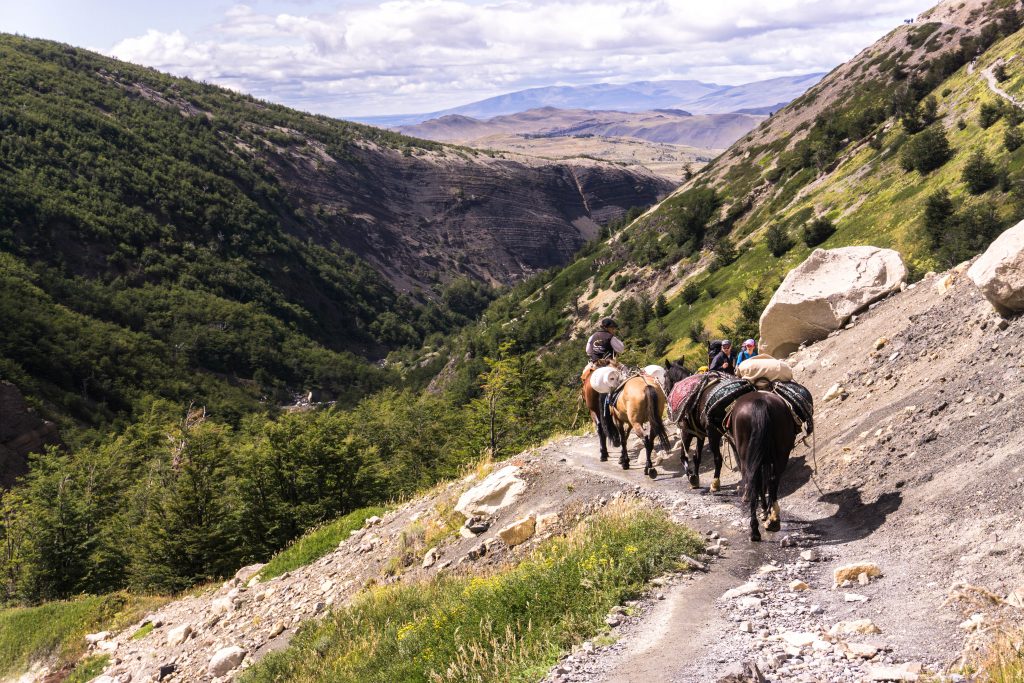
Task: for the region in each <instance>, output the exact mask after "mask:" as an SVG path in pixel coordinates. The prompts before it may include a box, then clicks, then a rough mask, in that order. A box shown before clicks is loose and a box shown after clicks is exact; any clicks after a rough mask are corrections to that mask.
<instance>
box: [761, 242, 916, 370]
mask: <svg viewBox="0 0 1024 683" xmlns="http://www.w3.org/2000/svg"><path fill="white" fill-rule="evenodd" d="M906 280H907V267H906V265H904V263H903V258H902V257H901V256H900V255H899V253H898V252H895V251H893V250H892V249H879V248H878V247H842V248H840V249H827V250H826V249H815V250H814V252H812V253H811V255H810V256H808V257H807V260H805V261H804V262H803V263H801V264H800V265H799V266H797V267H796V268H794V269H793V270H791V271H789V274H788V275H787V276H786V279H785V280H783V281H782V284H781V285H780V286H779V288H778V290H776V292H775V294H774V295H773V296H772V299H771V301H769V302H768V306H767V308H765V309H764V313H762V314H761V345H760V348H761V350H762V351H763V352H765V353H769V354H771V355H773V356H776V357H782V356H786V355H789V354H790V353H792V352H793V351H796V349H797V348H798V347H799V346H800V344H803V343H805V342H811V341H817V340H818V339H824V338H825V337H827V336H828V335H829V333H831V332H833V331H835V330H838V329H840V328H841V327H843V325H845V324H846V322H847V321H848V320H849V319H850V316H851V315H853V314H854V313H857V312H858V311H861V310H863V309H865V308H867V306H868V305H869V304H872V303H874V302H875V301H878V300H879V299H881V298H883V297H885V296H887V295H889V294H891V293H892V292H895V291H897V290H898V289H900V286H901V285H902V284H903V283H904V282H906Z"/></svg>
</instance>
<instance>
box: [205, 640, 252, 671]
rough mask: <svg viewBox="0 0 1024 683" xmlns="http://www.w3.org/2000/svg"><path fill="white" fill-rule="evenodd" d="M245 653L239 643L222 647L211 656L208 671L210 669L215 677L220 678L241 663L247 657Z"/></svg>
mask: <svg viewBox="0 0 1024 683" xmlns="http://www.w3.org/2000/svg"><path fill="white" fill-rule="evenodd" d="M245 654H246V652H245V650H243V649H242V648H240V647H238V646H237V645H230V646H228V647H222V648H221V649H219V650H217V652H215V653H214V655H213V657H211V658H210V664H209V666H208V667H207V671H209V672H210V675H211V676H213V677H214V678H220V677H221V676H224V675H226V674H227V673H228V672H229V671H231V670H232V669H234V668H235V667H236V666H238V665H239V664H241V663H242V660H243V659H245Z"/></svg>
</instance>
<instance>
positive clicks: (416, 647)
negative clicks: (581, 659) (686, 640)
mask: <svg viewBox="0 0 1024 683" xmlns="http://www.w3.org/2000/svg"><path fill="white" fill-rule="evenodd" d="M699 547H700V540H699V538H698V537H697V536H696V535H695V534H693V533H692V532H690V531H688V530H686V529H683V528H681V527H679V526H676V525H674V524H673V523H672V522H670V521H669V520H668V518H667V517H666V516H665V515H664V514H663V513H661V512H660V511H654V510H650V509H646V508H641V507H640V506H639V505H637V504H616V505H613V506H610V508H609V509H606V510H605V511H603V512H601V513H599V514H598V515H596V516H595V517H592V518H591V519H590V520H588V521H586V522H583V523H581V524H580V525H579V526H578V527H577V529H576V530H575V531H574V532H573V533H572V534H570V535H569V536H568V537H567V538H559V539H553V540H551V541H548V542H547V543H546V544H544V545H543V546H541V547H540V548H539V549H538V550H536V551H535V552H534V553H532V554H531V555H530V556H529V557H528V558H527V559H526V560H524V561H523V562H522V563H520V564H519V565H518V566H516V567H512V568H505V569H504V570H502V571H497V572H496V573H494V574H491V575H489V576H476V577H465V576H460V577H455V576H445V575H442V576H439V577H436V578H434V579H432V580H430V581H427V582H422V583H418V584H413V585H405V586H390V587H382V588H375V589H372V590H371V591H369V592H368V593H366V594H364V595H363V596H362V597H361V598H360V599H358V600H357V601H356V602H355V603H354V604H353V605H352V606H350V607H348V608H345V609H341V610H339V611H336V612H334V613H332V614H331V615H329V616H328V617H327V618H326V619H325V620H324V621H322V622H320V623H315V624H314V623H311V624H308V625H307V626H306V627H304V628H303V629H302V630H301V631H300V632H299V634H298V635H297V636H296V637H295V638H294V639H293V640H292V644H291V646H290V647H289V648H288V649H287V650H284V651H282V652H278V653H274V654H271V655H268V656H267V657H266V658H265V659H264V660H263V661H262V662H261V663H260V664H259V665H257V666H256V667H254V668H253V669H251V670H250V671H249V672H247V674H246V676H245V678H244V680H245V682H246V683H262V682H269V681H331V682H332V683H334V682H337V683H343V682H347V681H351V682H356V681H358V682H359V683H402V682H406V681H408V682H413V681H416V682H419V681H422V682H424V683H446V682H449V681H450V682H455V681H479V682H481V683H483V682H487V681H493V682H495V683H497V682H498V681H501V682H505V681H526V680H537V679H539V678H541V677H543V675H544V672H545V671H546V670H547V669H548V668H549V667H550V666H551V665H552V664H553V663H554V662H555V661H556V660H557V657H558V656H559V654H560V653H562V652H563V651H565V650H566V649H568V648H569V647H571V646H572V645H573V643H576V642H578V641H579V640H581V639H583V638H586V637H589V636H592V635H594V634H596V633H598V632H599V631H600V630H601V629H602V628H603V627H604V626H603V619H604V616H605V615H606V613H607V612H608V610H609V609H610V608H611V607H612V606H614V605H616V604H618V603H619V602H620V601H622V600H623V599H626V598H628V597H630V596H634V595H636V594H637V593H639V592H640V591H641V590H642V588H643V586H644V583H645V582H646V581H647V580H648V579H650V578H651V577H653V576H654V575H656V574H658V573H661V572H663V571H665V570H666V569H669V568H671V567H674V566H675V563H676V560H677V558H678V557H679V555H680V553H690V554H692V553H695V552H698V550H699Z"/></svg>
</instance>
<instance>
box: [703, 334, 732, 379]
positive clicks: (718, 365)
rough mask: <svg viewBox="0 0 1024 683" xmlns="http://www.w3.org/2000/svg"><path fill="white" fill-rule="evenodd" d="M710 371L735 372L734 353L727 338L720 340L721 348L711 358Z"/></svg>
mask: <svg viewBox="0 0 1024 683" xmlns="http://www.w3.org/2000/svg"><path fill="white" fill-rule="evenodd" d="M708 370H711V371H712V372H715V371H717V372H727V373H729V374H730V375H735V374H736V354H735V353H734V352H733V350H732V342H731V341H729V340H728V339H723V340H722V350H721V351H719V352H718V354H717V355H716V356H715V357H714V358H713V359H711V367H709V368H708Z"/></svg>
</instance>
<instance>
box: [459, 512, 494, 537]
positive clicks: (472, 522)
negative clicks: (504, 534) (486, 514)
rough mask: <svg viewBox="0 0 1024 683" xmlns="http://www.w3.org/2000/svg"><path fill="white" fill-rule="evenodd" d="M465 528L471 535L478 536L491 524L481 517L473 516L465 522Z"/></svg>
mask: <svg viewBox="0 0 1024 683" xmlns="http://www.w3.org/2000/svg"><path fill="white" fill-rule="evenodd" d="M465 527H466V528H467V529H469V530H470V531H471V532H473V534H475V535H477V536H479V535H480V534H482V533H484V532H485V531H487V530H488V529H490V528H491V523H490V522H488V521H487V520H486V519H483V518H482V517H478V516H476V515H474V516H472V517H470V518H469V519H467V520H466V524H465Z"/></svg>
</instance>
